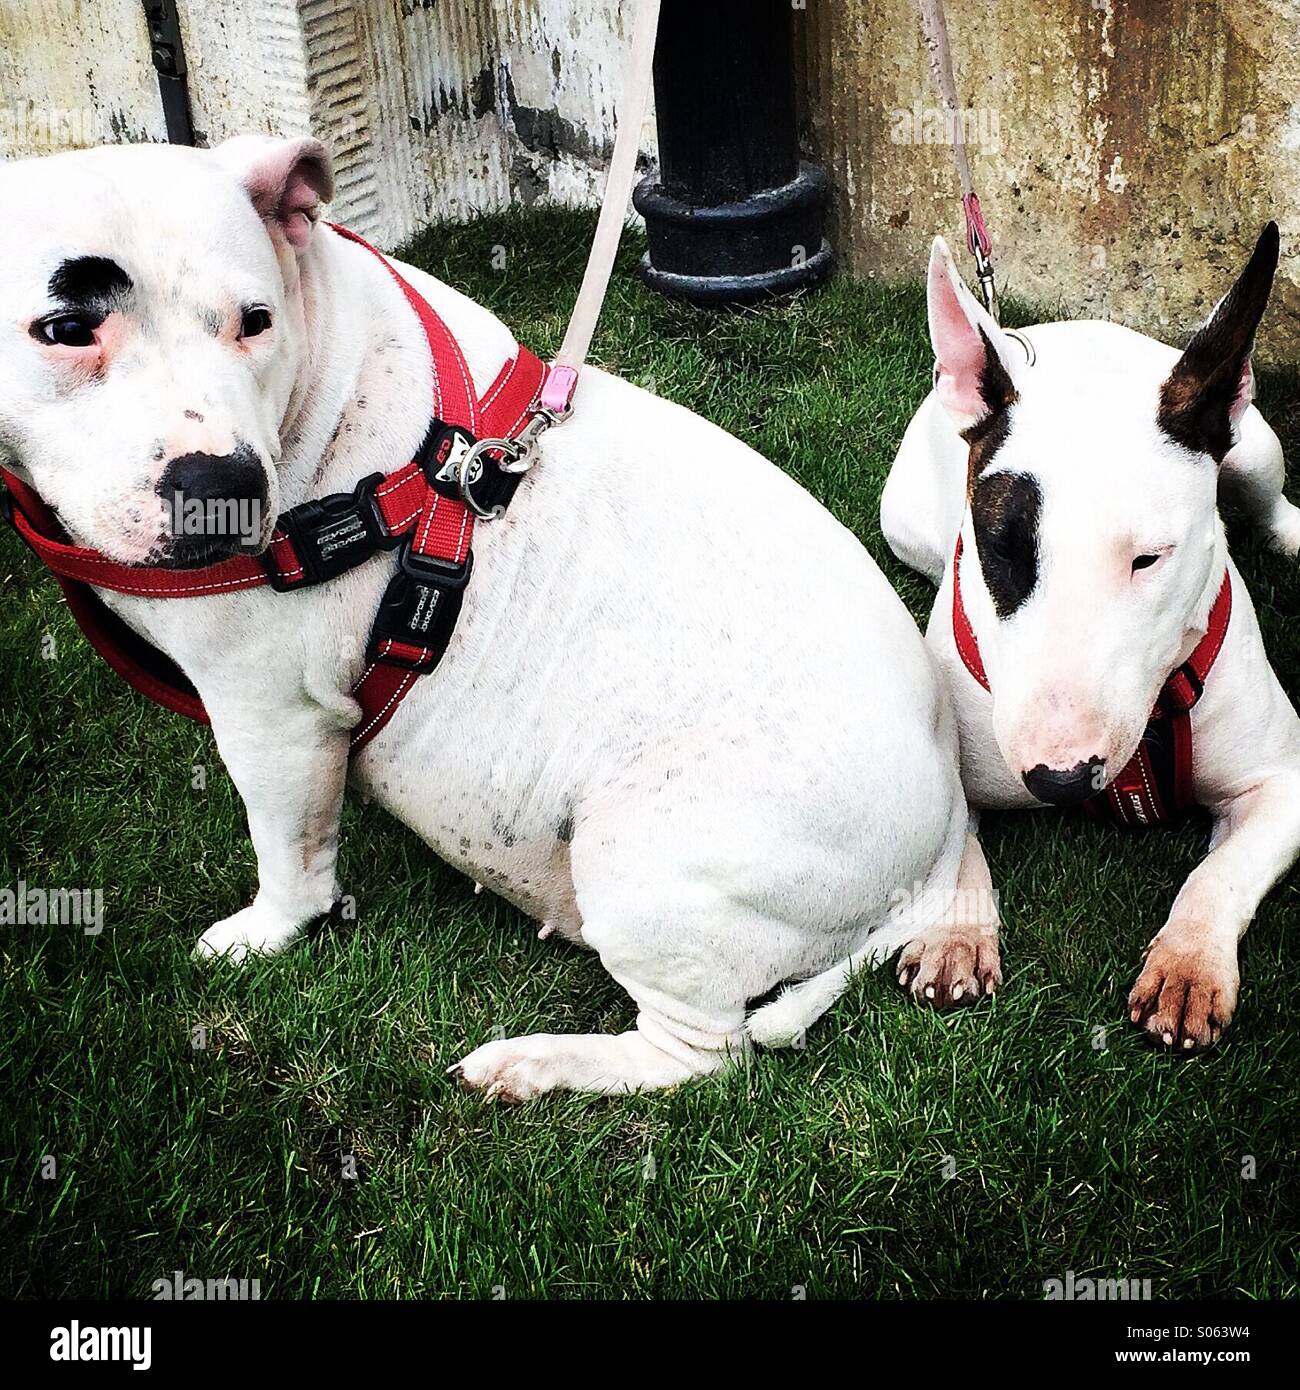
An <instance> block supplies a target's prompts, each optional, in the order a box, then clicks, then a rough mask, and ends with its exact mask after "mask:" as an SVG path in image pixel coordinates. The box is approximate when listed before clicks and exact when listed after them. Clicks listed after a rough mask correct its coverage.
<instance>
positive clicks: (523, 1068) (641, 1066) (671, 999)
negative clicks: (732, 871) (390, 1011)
mask: <svg viewBox="0 0 1300 1390" xmlns="http://www.w3.org/2000/svg"><path fill="white" fill-rule="evenodd" d="M664 925H666V924H665V923H664V922H663V921H660V922H656V923H648V922H643V923H640V924H637V923H636V922H635V921H634V920H629V919H627V918H623V919H620V920H619V921H618V922H616V923H614V924H612V925H611V924H610V923H608V922H602V921H600V920H593V919H589V918H587V917H585V916H584V919H583V935H584V937H585V938H586V940H587V942H588V943H590V944H592V945H595V946H596V948H597V950H598V951H599V952H600V959H601V963H602V964H603V965H604V966H605V968H606V969H607V970H608V971H609V973H610V974H611V975H612V976H613V977H614V978H615V979H616V980H617V981H618V983H619V984H620V985H622V986H623V988H624V989H626V990H627V992H628V993H629V994H630V995H631V996H632V998H633V999H634V1000H635V1001H636V1003H637V1005H638V1014H637V1022H636V1027H635V1028H632V1029H630V1030H629V1031H628V1032H626V1033H618V1034H612V1035H611V1034H604V1033H558V1034H557V1033H532V1034H527V1035H525V1036H522V1037H518V1038H504V1039H500V1040H497V1041H493V1042H489V1043H485V1044H484V1045H483V1046H482V1047H480V1048H477V1049H476V1050H475V1051H473V1052H471V1053H470V1054H469V1056H467V1057H465V1058H463V1059H462V1060H461V1061H459V1062H458V1063H456V1065H455V1066H454V1067H452V1068H451V1071H452V1072H453V1073H454V1074H456V1075H458V1076H459V1078H460V1080H461V1081H462V1082H463V1083H464V1085H466V1086H468V1087H470V1088H471V1089H473V1090H478V1091H483V1092H485V1093H486V1094H487V1096H488V1097H489V1098H490V1099H500V1100H514V1101H517V1100H528V1099H530V1098H531V1097H533V1096H539V1095H544V1094H545V1093H546V1092H548V1091H557V1090H564V1091H594V1092H597V1093H600V1094H604V1095H616V1094H622V1093H626V1092H629V1091H648V1090H656V1089H659V1088H661V1087H664V1086H675V1085H676V1084H678V1083H679V1082H682V1081H688V1080H690V1078H692V1077H696V1076H705V1075H707V1074H708V1073H710V1072H715V1071H719V1070H721V1069H722V1068H723V1067H725V1066H727V1065H728V1063H730V1062H733V1061H737V1060H739V1059H740V1058H741V1057H742V1056H743V1055H744V1053H745V1051H746V1049H747V1046H748V1038H747V1037H746V1035H745V1031H744V1026H743V1025H744V1000H743V991H742V989H741V987H740V986H739V984H738V982H736V981H734V979H733V977H732V976H730V975H729V973H728V972H727V971H726V969H725V967H724V968H722V969H720V968H719V963H718V962H717V961H716V960H714V959H712V957H711V952H710V949H709V948H710V936H709V932H708V931H706V930H699V929H697V930H695V931H694V932H693V933H691V934H690V935H689V936H688V935H686V934H685V933H678V932H677V931H676V930H672V929H671V923H669V924H667V925H669V926H670V931H671V936H672V941H671V944H666V945H663V946H662V948H663V949H666V950H667V952H668V954H667V955H666V956H659V954H658V953H659V950H660V949H661V945H656V938H659V940H660V942H661V944H662V937H661V929H662V928H663V926H664ZM692 952H693V954H692ZM656 964H657V967H658V968H657V969H656ZM656 976H658V978H655V977H656ZM648 980H653V983H647V981H648Z"/></svg>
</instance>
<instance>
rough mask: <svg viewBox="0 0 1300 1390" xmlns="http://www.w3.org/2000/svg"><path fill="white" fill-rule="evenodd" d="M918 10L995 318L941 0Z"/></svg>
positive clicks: (927, 0)
mask: <svg viewBox="0 0 1300 1390" xmlns="http://www.w3.org/2000/svg"><path fill="white" fill-rule="evenodd" d="M917 3H918V5H919V7H920V10H921V25H922V27H923V28H924V30H925V47H926V50H927V52H928V53H929V55H930V71H931V72H932V73H933V75H934V84H935V86H936V87H937V88H938V89H939V96H940V99H941V100H942V102H943V105H944V109H945V110H946V111H947V112H948V115H949V118H950V119H951V121H952V157H953V163H954V164H956V166H957V179H958V182H959V183H960V184H961V206H962V212H963V213H964V214H965V216H966V248H967V250H969V252H970V253H971V255H972V256H974V258H975V273H976V275H977V276H978V277H979V285H980V298H981V299H982V300H983V301H984V307H985V308H986V309H987V310H988V311H989V313H990V314H991V315H992V317H993V320H994V322H996V321H997V317H998V297H997V290H996V289H995V287H994V284H993V240H992V238H991V237H990V236H989V229H988V226H987V225H986V224H985V221H984V213H983V212H982V211H981V209H980V200H979V194H977V193H976V192H975V185H974V182H973V181H972V179H971V172H970V160H969V159H968V158H967V156H966V136H965V132H964V131H963V130H962V123H961V106H960V104H959V103H958V101H957V80H956V78H955V77H954V76H953V70H952V50H951V49H950V48H949V46H948V20H947V17H946V16H945V14H944V8H943V0H917Z"/></svg>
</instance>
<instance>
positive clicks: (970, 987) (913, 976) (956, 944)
mask: <svg viewBox="0 0 1300 1390" xmlns="http://www.w3.org/2000/svg"><path fill="white" fill-rule="evenodd" d="M898 983H899V984H900V985H902V986H903V988H904V989H909V990H911V992H912V997H913V999H915V1000H917V1002H918V1003H921V1004H928V1005H929V1006H930V1007H931V1008H934V1009H949V1008H952V1007H953V1006H954V1005H956V1004H973V1003H974V1002H975V1001H976V1000H977V999H980V998H982V997H983V996H984V995H986V994H992V993H993V991H994V990H995V989H997V988H998V986H999V985H1000V984H1001V983H1002V962H1001V958H1000V956H999V953H998V934H997V931H996V930H995V929H992V928H988V927H977V926H965V925H963V926H953V925H948V924H943V925H940V926H936V927H928V928H926V930H925V931H923V932H922V933H921V934H920V935H919V936H917V937H915V938H914V939H913V940H911V941H909V942H908V944H907V945H906V946H904V947H903V950H902V953H901V954H900V955H899V957H898Z"/></svg>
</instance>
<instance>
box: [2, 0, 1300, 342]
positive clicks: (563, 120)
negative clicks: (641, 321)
mask: <svg viewBox="0 0 1300 1390" xmlns="http://www.w3.org/2000/svg"><path fill="white" fill-rule="evenodd" d="M792 6H793V8H794V14H795V24H796V31H797V34H798V40H799V48H800V55H801V56H800V66H801V72H802V78H803V88H804V110H805V119H806V124H807V138H808V143H809V144H810V145H811V147H812V150H813V152H814V153H815V154H816V155H817V157H819V158H820V159H821V160H822V162H823V163H824V164H825V165H826V166H827V169H828V171H829V172H830V174H831V176H832V180H833V182H834V184H835V187H836V190H837V200H838V202H837V209H836V211H837V217H836V223H837V225H836V228H835V235H834V240H835V244H836V249H837V251H838V252H839V254H840V258H841V263H842V264H844V265H847V266H848V267H849V268H850V269H851V270H852V271H854V272H856V273H858V274H863V275H866V274H880V275H887V276H915V275H918V274H920V273H921V270H922V267H923V266H924V261H925V250H926V246H927V244H928V242H929V239H930V237H931V236H932V235H933V234H934V232H936V231H944V232H946V233H947V234H948V236H949V237H950V238H952V239H954V240H959V239H960V233H961V222H960V213H959V208H958V204H957V197H956V181H955V176H954V174H953V170H952V165H951V158H950V150H949V149H948V147H947V146H946V145H945V144H936V143H933V138H934V136H935V134H936V133H938V134H940V135H942V134H943V132H942V130H940V129H937V126H936V119H935V111H934V108H935V105H936V103H935V101H934V97H933V94H932V92H931V88H930V79H929V71H928V67H927V66H926V63H925V59H924V51H923V48H922V43H921V37H920V27H919V22H918V19H917V15H916V6H915V0H792ZM180 8H181V16H182V21H183V29H184V35H185V45H186V53H187V57H188V60H189V64H190V86H191V94H192V104H193V109H194V122H195V126H196V128H197V129H198V131H199V133H200V136H201V138H202V139H204V140H206V141H209V142H215V141H217V140H219V139H221V138H223V137H224V136H226V135H229V134H233V133H235V132H237V131H240V130H269V131H277V132H280V133H284V134H291V133H300V132H305V131H312V132H314V133H316V134H317V135H319V136H321V138H323V139H325V140H326V141H327V142H328V143H329V144H330V146H331V148H332V149H333V150H334V151H335V155H336V159H337V162H338V166H339V187H340V196H339V199H338V202H337V203H336V213H337V215H338V216H339V217H340V218H341V219H343V220H345V221H348V222H350V223H351V224H352V225H354V226H356V227H357V228H358V230H360V231H362V232H364V233H366V234H367V235H370V236H372V237H375V238H377V239H378V240H380V241H381V242H383V243H385V244H388V245H392V244H394V243H396V242H398V241H400V240H402V239H403V238H404V237H405V236H406V235H407V234H409V233H410V232H411V231H412V230H414V229H415V228H416V227H418V226H420V225H421V224H423V223H424V222H426V221H427V220H429V219H430V218H432V217H436V216H445V215H453V216H461V215H464V214H467V213H469V212H471V211H474V210H476V209H483V208H496V207H502V206H505V205H506V204H509V203H511V202H522V203H533V202H539V201H540V202H591V201H593V200H594V198H595V197H596V196H597V194H598V191H599V188H600V186H601V181H602V178H603V170H604V165H605V161H606V159H607V157H608V152H609V149H610V144H611V140H612V136H613V112H614V105H615V101H616V99H617V88H618V82H619V74H620V69H621V63H622V54H623V51H624V47H625V41H626V34H625V27H624V26H626V25H628V24H630V19H631V9H632V7H631V5H630V4H628V3H627V0H623V3H621V4H615V3H614V0H181V3H180ZM948 11H949V21H950V24H951V28H952V39H953V47H954V53H955V58H956V62H957V71H958V83H959V86H960V89H961V91H962V93H963V96H964V100H965V102H966V103H967V105H968V106H969V107H970V108H971V111H970V119H969V122H968V125H969V128H970V129H971V133H972V135H973V136H974V138H975V141H976V143H975V145H974V148H973V150H972V161H973V164H974V169H975V176H976V182H977V186H978V188H979V190H980V193H981V196H982V198H983V201H984V206H985V210H986V212H987V214H988V217H989V222H990V225H991V227H992V230H993V234H994V237H995V240H996V243H997V255H998V267H999V272H1000V277H1001V281H1002V283H1003V285H1004V286H1006V287H1007V288H1009V289H1010V290H1011V291H1013V292H1016V293H1020V294H1022V295H1026V296H1029V297H1032V298H1033V299H1036V300H1038V301H1040V302H1042V303H1046V304H1049V305H1050V304H1057V303H1059V304H1060V305H1061V306H1062V307H1063V308H1064V309H1065V310H1067V311H1069V312H1071V313H1075V314H1079V313H1093V314H1098V315H1105V316H1109V317H1115V318H1118V319H1120V320H1121V321H1123V322H1126V323H1130V324H1133V325H1134V326H1136V327H1142V328H1145V329H1147V330H1148V331H1152V332H1156V333H1161V334H1165V335H1168V336H1176V335H1178V334H1180V333H1182V332H1184V331H1185V330H1186V329H1188V328H1189V327H1190V326H1191V324H1192V323H1193V322H1194V321H1195V320H1196V319H1197V318H1199V317H1200V316H1201V315H1202V314H1203V313H1204V312H1205V311H1206V310H1207V309H1208V308H1209V306H1210V305H1211V304H1212V303H1213V302H1214V300H1215V299H1216V298H1217V297H1218V295H1219V294H1220V293H1222V291H1223V289H1224V288H1225V286H1226V284H1227V282H1228V280H1229V278H1230V276H1231V274H1232V273H1233V270H1234V269H1235V268H1236V267H1237V266H1238V265H1239V264H1240V263H1241V262H1242V261H1243V259H1244V257H1245V255H1246V253H1247V251H1248V250H1249V247H1250V244H1251V243H1252V242H1253V239H1254V237H1255V235H1256V233H1257V232H1258V230H1259V228H1260V226H1261V225H1262V224H1263V222H1264V221H1266V220H1267V219H1268V218H1269V217H1276V218H1277V219H1278V221H1279V222H1280V223H1281V225H1282V231H1283V238H1284V240H1283V246H1284V264H1283V272H1282V278H1281V280H1280V283H1279V292H1278V294H1277V296H1276V300H1275V304H1274V306H1273V308H1272V310H1271V311H1270V317H1269V320H1268V322H1267V323H1266V325H1265V332H1264V335H1263V348H1264V351H1265V354H1266V355H1268V354H1271V355H1273V356H1288V355H1289V356H1291V357H1293V358H1294V357H1295V356H1297V355H1300V0H1019V3H1017V4H1015V5H1012V4H1010V3H1007V0H1002V3H997V0H948ZM55 127H57V128H58V129H57V130H56V129H55ZM163 136H164V128H163V120H162V110H161V106H160V104H159V100H158V95H157V84H156V81H155V77H154V73H153V71H152V68H151V66H150V62H149V56H148V45H147V41H146V34H145V26H144V20H143V16H142V11H141V6H140V4H139V0H95V3H88V2H87V0H0V153H9V154H22V153H31V152H44V151H45V150H47V149H50V148H60V147H64V146H66V145H67V144H69V143H71V144H81V143H93V142H95V141H98V140H106V139H129V140H141V139H153V140H156V139H161V138H163ZM927 140H928V141H930V143H927ZM642 143H643V149H644V150H645V151H647V152H649V151H651V150H652V149H653V123H652V122H647V125H646V129H645V131H644V132H643V142H642Z"/></svg>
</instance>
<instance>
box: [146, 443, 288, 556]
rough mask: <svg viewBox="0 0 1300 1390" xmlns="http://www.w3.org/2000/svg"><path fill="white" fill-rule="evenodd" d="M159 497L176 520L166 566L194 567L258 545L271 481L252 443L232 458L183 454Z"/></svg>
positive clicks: (172, 466)
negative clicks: (267, 478)
mask: <svg viewBox="0 0 1300 1390" xmlns="http://www.w3.org/2000/svg"><path fill="white" fill-rule="evenodd" d="M158 496H159V497H161V498H162V500H163V501H164V502H165V503H166V505H167V508H168V511H169V512H170V517H171V532H172V543H171V546H170V548H169V552H168V556H167V560H166V562H165V563H170V564H173V565H178V566H181V567H185V568H189V567H192V566H196V565H201V564H206V563H208V562H209V561H211V560H213V559H218V558H220V557H221V556H223V555H233V554H234V553H235V552H236V551H237V550H241V549H249V548H253V547H255V546H256V545H257V543H258V540H259V538H260V536H261V532H262V519H263V516H264V513H265V509H266V505H267V496H266V479H265V475H264V473H263V471H262V465H261V463H260V461H259V460H258V457H257V455H256V454H255V453H254V452H253V450H252V449H250V448H249V447H248V446H247V445H246V444H245V445H241V446H240V447H239V448H238V449H236V450H235V451H234V453H230V454H180V455H179V456H178V457H176V458H174V459H172V460H171V461H170V462H169V463H168V465H167V467H166V468H165V469H164V470H163V475H162V477H161V478H160V479H159V481H158Z"/></svg>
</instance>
